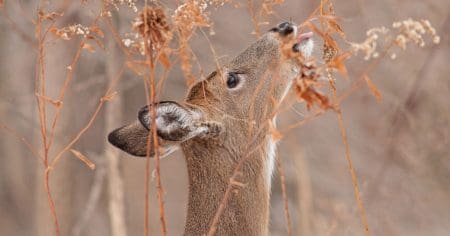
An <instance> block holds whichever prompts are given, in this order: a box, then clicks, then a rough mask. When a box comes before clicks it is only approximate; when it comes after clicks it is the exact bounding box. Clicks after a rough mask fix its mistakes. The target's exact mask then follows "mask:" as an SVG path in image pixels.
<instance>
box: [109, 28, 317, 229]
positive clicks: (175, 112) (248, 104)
mask: <svg viewBox="0 0 450 236" xmlns="http://www.w3.org/2000/svg"><path fill="white" fill-rule="evenodd" d="M298 31H299V30H298V28H297V26H296V25H295V24H293V23H291V22H283V23H280V24H278V25H277V26H275V27H273V28H271V29H270V30H269V31H268V32H266V33H265V34H263V35H262V36H261V37H259V39H257V40H256V41H255V42H254V43H253V44H251V45H250V46H249V47H248V48H246V49H245V50H243V52H241V53H240V54H239V55H237V56H236V57H235V58H234V59H232V60H231V61H230V62H228V63H227V64H225V65H223V66H220V68H217V70H215V71H214V72H212V73H211V74H210V75H209V76H207V77H206V78H205V79H203V80H200V81H198V82H197V83H195V84H193V85H192V86H191V87H190V88H189V90H188V92H187V96H186V97H185V99H184V101H183V102H175V101H161V102H157V103H154V104H150V105H146V106H144V107H143V108H142V109H140V111H139V112H138V116H137V119H136V120H135V121H134V122H132V123H130V124H128V125H125V126H123V127H120V128H118V129H116V130H114V131H112V132H111V133H110V134H109V135H108V141H109V142H110V143H111V144H112V145H114V146H115V147H117V148H119V149H121V150H123V151H125V152H127V153H129V154H131V155H133V156H138V157H146V156H150V157H154V156H155V155H156V154H158V155H159V157H161V158H162V157H166V156H168V155H169V154H170V153H172V152H174V151H175V150H177V149H181V150H182V152H183V154H184V157H185V158H186V164H187V172H188V177H189V180H188V189H189V191H188V192H189V193H188V194H189V195H188V206H187V216H186V223H185V229H184V235H187V236H190V235H206V234H207V233H208V231H209V229H210V227H211V224H212V220H213V218H214V216H215V214H216V212H217V211H218V208H219V205H220V203H221V200H222V198H223V196H224V193H225V191H226V189H227V187H228V185H229V184H230V177H231V176H232V175H233V173H234V169H235V167H236V165H237V163H238V162H239V161H240V160H242V158H246V161H245V163H244V164H243V165H242V169H241V170H240V173H239V183H241V185H243V186H242V187H241V188H239V189H238V191H233V194H231V195H230V197H229V199H228V201H227V204H226V207H225V209H224V210H223V212H222V214H221V215H220V220H219V221H218V222H217V225H216V231H215V235H240V236H242V235H246V236H252V235H268V233H269V206H270V191H271V178H272V173H273V172H274V165H275V161H276V160H275V152H276V145H277V144H276V140H275V139H274V138H273V135H272V134H271V128H270V127H271V126H273V127H275V123H276V110H277V107H278V105H279V104H280V103H281V102H282V101H283V99H284V98H285V97H286V95H287V94H288V91H289V90H290V88H291V86H292V84H293V81H294V79H295V78H296V76H298V75H299V71H300V68H299V65H298V64H296V63H294V62H293V61H292V60H289V59H283V55H282V54H283V53H282V45H283V42H286V40H290V39H294V41H295V43H294V44H293V45H292V47H291V48H290V49H289V50H292V52H293V53H299V54H301V55H302V56H303V57H304V58H306V57H309V56H310V55H311V53H312V50H313V46H314V43H313V40H312V36H313V35H312V34H313V33H312V32H308V33H302V34H300V33H299V32H298ZM152 129H155V130H156V135H152ZM154 137H156V138H157V143H158V145H157V146H158V148H157V150H155V146H156V145H154Z"/></svg>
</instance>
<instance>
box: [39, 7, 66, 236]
mask: <svg viewBox="0 0 450 236" xmlns="http://www.w3.org/2000/svg"><path fill="white" fill-rule="evenodd" d="M40 6H41V3H40V2H39V8H38V11H40ZM42 20H43V19H42V18H41V16H40V14H39V12H37V20H36V26H35V27H36V37H37V38H38V62H37V68H36V70H37V71H36V72H37V73H36V85H35V86H36V88H35V94H36V99H37V104H38V112H39V124H40V130H41V139H42V147H43V150H44V156H43V158H44V167H45V172H44V185H45V192H46V194H47V201H48V205H49V208H50V213H51V215H52V218H53V224H54V225H55V233H56V235H57V236H59V235H60V227H59V222H58V217H57V215H56V208H55V202H54V200H53V197H52V194H51V191H50V183H49V175H50V171H49V168H48V167H49V165H48V161H49V160H48V146H47V117H46V102H45V101H43V100H42V99H41V98H40V97H39V96H38V94H40V95H41V96H45V64H44V44H45V36H46V34H44V35H42Z"/></svg>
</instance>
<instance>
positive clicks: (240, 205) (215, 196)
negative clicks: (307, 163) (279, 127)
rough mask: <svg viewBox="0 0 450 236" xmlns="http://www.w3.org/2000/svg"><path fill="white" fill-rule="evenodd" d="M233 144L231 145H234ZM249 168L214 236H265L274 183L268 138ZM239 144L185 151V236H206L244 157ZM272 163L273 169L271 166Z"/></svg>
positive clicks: (193, 146)
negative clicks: (272, 180)
mask: <svg viewBox="0 0 450 236" xmlns="http://www.w3.org/2000/svg"><path fill="white" fill-rule="evenodd" d="M230 142H233V141H230ZM260 144H261V145H260V147H261V148H259V149H258V150H257V151H255V152H253V153H252V154H251V156H249V158H248V160H247V161H246V162H245V164H244V166H243V168H242V170H241V172H242V175H241V176H239V178H238V181H239V182H242V183H243V184H245V186H244V187H236V188H235V189H236V191H232V193H231V194H230V197H229V199H228V201H227V205H226V208H225V210H224V212H223V213H222V215H221V217H220V221H219V224H218V227H217V231H216V235H249V236H251V235H267V234H268V221H269V201H270V177H271V175H272V173H271V172H272V170H273V166H274V164H273V162H274V154H275V146H273V145H274V144H273V143H272V142H271V139H270V138H269V136H268V135H265V136H264V137H263V138H262V139H261V143H260ZM238 146H239V144H237V143H228V144H213V143H209V142H201V141H200V140H194V141H192V142H190V143H186V144H183V145H182V149H183V152H184V154H185V157H186V162H187V169H188V175H189V199H188V212H187V220H186V227H185V235H203V234H206V233H207V232H208V230H209V228H210V225H211V222H212V219H213V218H214V215H215V214H216V212H217V209H218V207H219V205H220V202H221V200H222V198H223V197H224V194H225V191H226V189H227V187H228V184H229V183H230V177H231V176H232V174H233V172H234V169H235V167H236V164H237V163H238V162H239V159H240V158H242V157H243V156H244V155H246V154H245V153H244V152H245V151H243V150H239V148H236V147H238ZM270 162H272V163H270Z"/></svg>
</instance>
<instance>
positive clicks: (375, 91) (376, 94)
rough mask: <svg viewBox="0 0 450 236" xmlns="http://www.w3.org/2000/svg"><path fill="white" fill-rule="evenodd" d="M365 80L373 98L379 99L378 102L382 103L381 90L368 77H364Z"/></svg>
mask: <svg viewBox="0 0 450 236" xmlns="http://www.w3.org/2000/svg"><path fill="white" fill-rule="evenodd" d="M363 77H364V80H365V81H366V83H367V87H369V89H370V92H372V94H373V96H374V97H375V98H376V99H377V101H378V102H381V100H382V99H383V97H382V96H381V92H380V90H378V88H377V86H376V85H375V84H374V83H373V82H372V80H371V79H370V78H369V76H367V75H363Z"/></svg>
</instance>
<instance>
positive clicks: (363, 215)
mask: <svg viewBox="0 0 450 236" xmlns="http://www.w3.org/2000/svg"><path fill="white" fill-rule="evenodd" d="M328 76H329V81H330V87H331V90H332V92H333V98H334V100H335V101H337V92H336V86H335V84H334V80H333V78H332V75H331V72H329V74H328ZM335 106H336V108H337V116H338V121H339V129H340V131H341V136H342V141H343V142H344V147H345V158H346V160H347V164H348V170H349V172H350V175H351V177H352V184H353V189H354V193H355V199H356V203H357V204H358V208H359V213H360V218H361V222H362V224H363V227H364V234H365V235H366V236H370V235H371V234H370V231H369V223H368V222H367V217H366V213H365V210H364V206H363V203H362V200H361V196H360V191H359V187H358V179H357V177H356V172H355V169H354V167H353V162H352V158H351V156H350V146H349V144H348V139H347V133H346V131H345V126H344V119H343V118H342V111H341V109H340V106H339V103H336V104H335Z"/></svg>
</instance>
